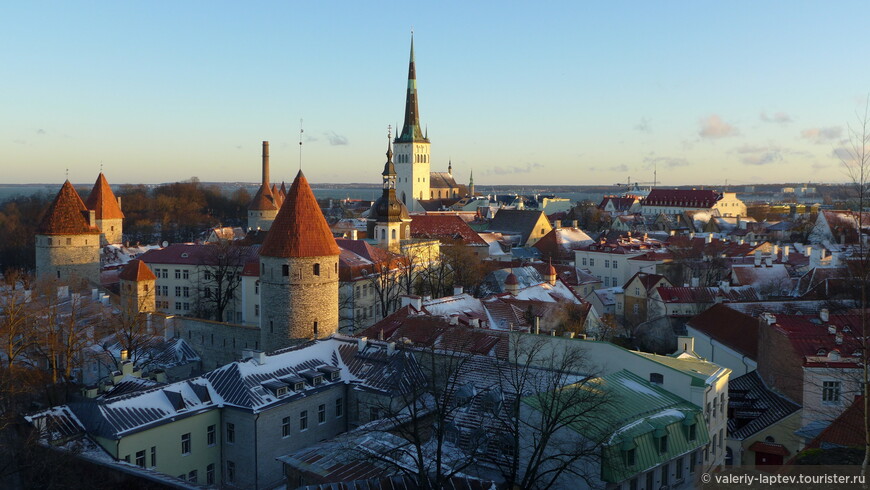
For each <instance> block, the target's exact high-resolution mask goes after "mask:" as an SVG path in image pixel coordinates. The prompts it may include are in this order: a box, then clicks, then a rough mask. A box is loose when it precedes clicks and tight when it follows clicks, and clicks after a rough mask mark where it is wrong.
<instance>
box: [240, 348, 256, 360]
mask: <svg viewBox="0 0 870 490" xmlns="http://www.w3.org/2000/svg"><path fill="white" fill-rule="evenodd" d="M252 352H253V349H247V348H245V349H242V359H250V358H252V357H254V355H253V353H252Z"/></svg>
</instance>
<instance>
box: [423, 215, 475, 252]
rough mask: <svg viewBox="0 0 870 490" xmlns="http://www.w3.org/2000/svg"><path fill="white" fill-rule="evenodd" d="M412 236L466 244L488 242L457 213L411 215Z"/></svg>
mask: <svg viewBox="0 0 870 490" xmlns="http://www.w3.org/2000/svg"><path fill="white" fill-rule="evenodd" d="M411 237H413V238H436V239H438V240H446V241H448V242H456V241H458V242H461V243H462V244H464V245H475V246H486V242H485V241H484V240H483V238H480V235H478V234H477V232H476V231H474V230H472V229H471V227H470V226H468V223H466V222H465V220H463V219H462V218H460V217H459V216H457V215H451V214H419V215H414V216H412V217H411Z"/></svg>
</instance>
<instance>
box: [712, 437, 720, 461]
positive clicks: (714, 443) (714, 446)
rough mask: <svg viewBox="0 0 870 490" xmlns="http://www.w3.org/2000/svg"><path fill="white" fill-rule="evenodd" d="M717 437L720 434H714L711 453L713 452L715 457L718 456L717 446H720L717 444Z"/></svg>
mask: <svg viewBox="0 0 870 490" xmlns="http://www.w3.org/2000/svg"><path fill="white" fill-rule="evenodd" d="M717 437H719V436H717V435H716V434H713V443H712V444H710V454H712V455H713V457H714V458H715V457H716V446H718V444H716V441H717Z"/></svg>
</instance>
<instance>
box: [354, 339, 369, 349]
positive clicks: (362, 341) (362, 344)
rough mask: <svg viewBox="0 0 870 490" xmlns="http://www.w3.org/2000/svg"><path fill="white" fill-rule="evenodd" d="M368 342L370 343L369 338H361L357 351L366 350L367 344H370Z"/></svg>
mask: <svg viewBox="0 0 870 490" xmlns="http://www.w3.org/2000/svg"><path fill="white" fill-rule="evenodd" d="M368 342H369V338H368V337H360V338H359V339H357V341H356V350H357V351H362V350H365V348H366V344H368Z"/></svg>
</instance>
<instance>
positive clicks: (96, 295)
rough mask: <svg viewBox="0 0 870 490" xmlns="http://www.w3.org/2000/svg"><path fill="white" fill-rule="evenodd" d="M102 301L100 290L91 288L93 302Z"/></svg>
mask: <svg viewBox="0 0 870 490" xmlns="http://www.w3.org/2000/svg"><path fill="white" fill-rule="evenodd" d="M99 299H100V290H99V289H97V288H91V301H97V300H99Z"/></svg>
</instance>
